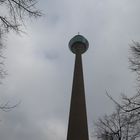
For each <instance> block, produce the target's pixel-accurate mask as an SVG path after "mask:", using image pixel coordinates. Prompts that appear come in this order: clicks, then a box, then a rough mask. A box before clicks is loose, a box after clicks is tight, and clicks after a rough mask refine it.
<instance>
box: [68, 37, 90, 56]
mask: <svg viewBox="0 0 140 140" xmlns="http://www.w3.org/2000/svg"><path fill="white" fill-rule="evenodd" d="M88 47H89V43H88V41H87V39H86V38H85V37H83V36H82V35H76V36H74V37H73V38H72V39H71V40H70V42H69V48H70V50H71V51H72V52H73V53H75V54H77V53H80V54H82V53H84V52H86V51H87V49H88Z"/></svg>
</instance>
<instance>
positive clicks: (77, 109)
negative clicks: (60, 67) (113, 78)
mask: <svg viewBox="0 0 140 140" xmlns="http://www.w3.org/2000/svg"><path fill="white" fill-rule="evenodd" d="M88 46H89V43H88V41H87V39H86V38H84V37H83V36H81V35H79V34H78V35H76V36H74V37H73V38H72V39H71V40H70V42H69V48H70V50H71V51H72V52H73V53H74V54H75V68H74V76H73V86H72V95H71V105H70V113H69V124H68V132H67V140H89V135H88V124H87V113H86V101H85V89H84V78H83V68H82V54H83V53H84V52H86V50H87V49H88Z"/></svg>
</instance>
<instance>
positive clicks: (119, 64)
mask: <svg viewBox="0 0 140 140" xmlns="http://www.w3.org/2000/svg"><path fill="white" fill-rule="evenodd" d="M139 5H140V1H139V0H133V1H132V0H69V1H68V0H59V1H56V0H46V1H45V0H41V1H39V3H38V7H39V8H40V9H42V11H43V12H44V14H45V16H43V17H42V18H40V19H38V20H36V19H35V20H32V21H29V22H28V23H27V26H26V29H25V30H26V32H27V34H26V35H21V36H17V35H15V34H13V33H10V34H9V36H8V38H7V48H6V49H5V50H4V54H5V56H6V57H7V59H6V61H5V67H6V69H7V70H8V73H9V75H8V76H7V77H6V78H5V79H4V80H3V84H2V85H1V86H0V93H1V94H0V101H1V103H4V102H7V101H9V102H10V104H14V103H17V102H19V101H21V103H20V105H19V106H18V107H17V108H15V109H13V110H12V111H11V112H8V113H6V112H2V111H1V112H0V114H1V115H0V120H1V121H0V139H1V140H66V135H67V127H68V115H69V107H70V96H71V88H72V78H73V68H74V54H72V53H71V52H70V51H69V49H68V42H69V40H70V39H71V38H72V37H73V36H74V35H76V34H77V33H78V32H80V34H82V35H83V36H85V37H86V38H87V39H88V41H89V44H90V47H89V50H88V51H87V52H86V53H85V54H84V55H83V65H84V79H85V90H86V101H87V112H88V126H89V133H90V136H91V134H92V132H93V128H94V124H93V122H94V121H96V119H97V118H98V117H101V116H102V115H103V114H105V113H111V112H112V110H113V109H114V105H113V104H112V102H111V101H110V100H109V99H108V98H107V97H106V95H105V91H106V90H107V91H108V92H109V93H110V94H111V95H112V96H113V97H114V98H115V99H116V100H119V97H120V93H125V94H127V95H128V96H131V95H134V94H135V88H136V81H135V79H136V76H135V75H134V74H133V73H132V72H131V71H130V70H129V69H128V67H129V63H128V57H129V56H130V48H129V45H130V44H132V40H134V41H140V27H139V26H140V16H139V14H140V8H139ZM90 139H94V140H95V138H93V137H90Z"/></svg>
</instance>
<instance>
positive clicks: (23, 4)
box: [0, 0, 42, 81]
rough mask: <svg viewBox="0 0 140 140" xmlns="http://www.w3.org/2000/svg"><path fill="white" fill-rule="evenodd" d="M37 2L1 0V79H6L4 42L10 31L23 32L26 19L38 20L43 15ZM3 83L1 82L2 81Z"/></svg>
mask: <svg viewBox="0 0 140 140" xmlns="http://www.w3.org/2000/svg"><path fill="white" fill-rule="evenodd" d="M36 3H37V1H36V0H0V9H1V10H0V79H2V78H4V77H5V75H6V71H5V69H4V62H3V61H4V56H3V54H2V52H3V48H4V43H3V40H4V38H5V37H6V35H7V34H8V33H9V32H10V31H14V32H16V33H20V32H23V31H22V30H21V27H22V26H23V25H25V20H26V18H32V17H33V18H37V17H40V16H41V15H42V13H41V12H40V10H38V9H37V8H36ZM0 81H1V80H0Z"/></svg>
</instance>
